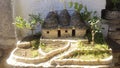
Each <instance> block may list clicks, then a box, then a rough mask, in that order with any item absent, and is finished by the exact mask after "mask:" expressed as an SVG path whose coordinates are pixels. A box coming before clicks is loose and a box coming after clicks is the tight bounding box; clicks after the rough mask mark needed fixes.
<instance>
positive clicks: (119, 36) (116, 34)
mask: <svg viewBox="0 0 120 68" xmlns="http://www.w3.org/2000/svg"><path fill="white" fill-rule="evenodd" d="M109 37H110V38H112V39H120V31H115V32H109Z"/></svg>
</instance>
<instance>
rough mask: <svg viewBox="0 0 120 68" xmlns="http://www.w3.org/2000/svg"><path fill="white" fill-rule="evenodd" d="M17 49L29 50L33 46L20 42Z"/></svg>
mask: <svg viewBox="0 0 120 68" xmlns="http://www.w3.org/2000/svg"><path fill="white" fill-rule="evenodd" d="M17 47H18V48H23V49H27V48H30V47H31V45H30V42H18V43H17Z"/></svg>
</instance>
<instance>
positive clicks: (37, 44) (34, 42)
mask: <svg viewBox="0 0 120 68" xmlns="http://www.w3.org/2000/svg"><path fill="white" fill-rule="evenodd" d="M32 48H33V49H38V48H39V40H34V41H32Z"/></svg>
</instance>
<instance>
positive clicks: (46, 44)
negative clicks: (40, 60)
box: [40, 40, 67, 53]
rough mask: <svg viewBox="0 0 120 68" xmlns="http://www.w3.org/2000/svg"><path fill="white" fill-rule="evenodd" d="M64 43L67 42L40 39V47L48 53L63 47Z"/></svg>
mask: <svg viewBox="0 0 120 68" xmlns="http://www.w3.org/2000/svg"><path fill="white" fill-rule="evenodd" d="M66 44H67V42H64V41H51V40H49V41H44V40H41V45H40V48H41V50H42V51H43V52H45V53H48V52H50V51H53V50H56V49H59V48H63V47H65V45H66Z"/></svg>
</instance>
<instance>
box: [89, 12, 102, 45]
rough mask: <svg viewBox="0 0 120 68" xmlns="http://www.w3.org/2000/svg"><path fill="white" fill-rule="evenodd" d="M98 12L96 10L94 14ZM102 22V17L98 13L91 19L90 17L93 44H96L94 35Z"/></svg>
mask: <svg viewBox="0 0 120 68" xmlns="http://www.w3.org/2000/svg"><path fill="white" fill-rule="evenodd" d="M95 13H96V12H94V14H95ZM99 22H100V18H99V17H97V16H96V15H95V16H94V15H93V17H91V18H90V19H89V21H88V23H90V28H91V32H92V45H94V36H95V33H96V32H97V31H99V29H100V28H99V27H98V25H97V24H98V23H99Z"/></svg>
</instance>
